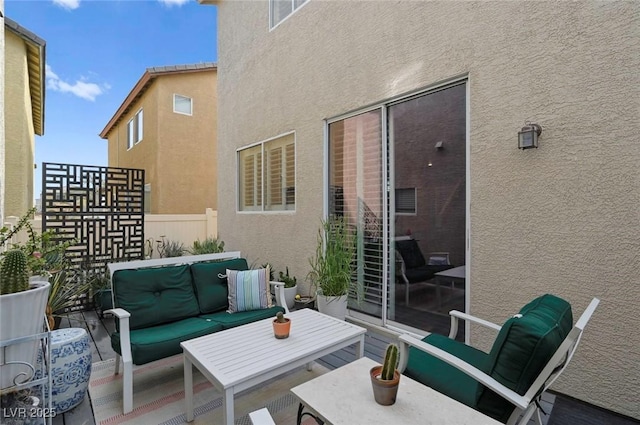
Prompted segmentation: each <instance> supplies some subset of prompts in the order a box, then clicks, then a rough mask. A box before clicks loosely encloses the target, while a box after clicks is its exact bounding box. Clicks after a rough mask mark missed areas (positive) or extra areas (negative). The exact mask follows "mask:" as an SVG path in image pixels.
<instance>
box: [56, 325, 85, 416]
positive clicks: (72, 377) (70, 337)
mask: <svg viewBox="0 0 640 425" xmlns="http://www.w3.org/2000/svg"><path fill="white" fill-rule="evenodd" d="M90 376H91V345H90V343H89V335H88V334H87V331H86V330H84V329H80V328H68V329H58V330H55V331H52V332H51V378H52V380H53V387H52V389H51V394H52V400H51V407H52V408H53V409H54V411H55V412H56V414H60V413H62V412H66V411H67V410H70V409H73V408H74V407H76V406H77V405H78V404H80V402H81V401H82V400H83V399H84V397H85V395H86V394H87V387H88V386H89V377H90Z"/></svg>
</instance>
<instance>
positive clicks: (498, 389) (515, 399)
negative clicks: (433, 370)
mask: <svg viewBox="0 0 640 425" xmlns="http://www.w3.org/2000/svg"><path fill="white" fill-rule="evenodd" d="M398 339H399V342H400V344H401V350H402V355H401V362H400V366H402V369H401V370H402V371H404V369H405V368H406V366H407V359H408V356H409V346H411V347H415V348H417V349H419V350H421V351H424V352H425V353H427V354H430V355H432V356H434V357H435V358H437V359H440V360H442V361H443V362H445V363H448V364H450V365H451V366H453V367H455V368H456V369H458V370H460V371H461V372H463V373H465V374H467V375H469V376H470V377H472V378H473V379H475V380H476V381H478V382H480V383H481V384H482V385H484V386H485V387H487V388H489V389H491V390H492V391H494V392H495V393H496V394H498V395H500V396H501V397H503V398H504V399H505V400H507V401H508V402H510V403H511V404H513V405H514V406H516V407H518V408H520V409H523V410H524V409H526V408H527V406H529V403H530V402H531V399H529V398H526V397H523V396H521V395H520V394H518V393H516V392H515V391H513V390H510V389H509V388H507V387H505V386H504V385H502V384H501V383H500V382H498V381H496V380H495V379H494V378H492V377H491V376H489V375H487V374H486V373H484V372H483V371H481V370H480V369H478V368H476V367H475V366H472V365H470V364H469V363H467V362H465V361H463V360H460V359H459V358H458V357H456V356H454V355H452V354H449V353H448V352H446V351H444V350H441V349H440V348H438V347H435V346H433V345H431V344H427V343H425V342H423V341H421V340H419V339H417V338H414V337H412V336H410V335H400V337H399V338H398ZM400 366H399V367H400Z"/></svg>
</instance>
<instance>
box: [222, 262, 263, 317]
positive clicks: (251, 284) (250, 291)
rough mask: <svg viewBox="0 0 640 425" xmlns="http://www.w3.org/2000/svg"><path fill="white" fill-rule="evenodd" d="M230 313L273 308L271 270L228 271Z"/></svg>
mask: <svg viewBox="0 0 640 425" xmlns="http://www.w3.org/2000/svg"><path fill="white" fill-rule="evenodd" d="M227 287H228V289H229V309H228V310H227V311H228V312H229V313H236V312H239V311H249V310H259V309H261V308H269V307H271V292H270V290H269V268H264V269H256V270H242V271H240V270H228V269H227Z"/></svg>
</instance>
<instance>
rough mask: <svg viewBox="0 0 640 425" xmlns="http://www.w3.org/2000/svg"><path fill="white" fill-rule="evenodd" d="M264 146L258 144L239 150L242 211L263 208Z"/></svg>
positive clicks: (240, 204)
mask: <svg viewBox="0 0 640 425" xmlns="http://www.w3.org/2000/svg"><path fill="white" fill-rule="evenodd" d="M261 149H262V147H261V146H256V147H253V148H249V149H245V150H243V151H240V152H239V161H238V162H239V165H240V176H239V177H240V179H239V185H240V188H239V189H240V190H239V192H240V199H239V209H240V211H256V210H260V209H261V208H262V152H261Z"/></svg>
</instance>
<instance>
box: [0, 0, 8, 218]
mask: <svg viewBox="0 0 640 425" xmlns="http://www.w3.org/2000/svg"><path fill="white" fill-rule="evenodd" d="M0 12H2V17H0V26H2V28H3V30H2V31H0V75H4V0H0ZM0 93H3V95H2V96H0V117H2V119H0V224H2V223H4V218H5V214H4V199H5V195H4V190H5V185H6V183H5V182H6V181H7V180H6V177H5V166H4V163H5V142H4V140H5V139H4V78H0Z"/></svg>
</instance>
